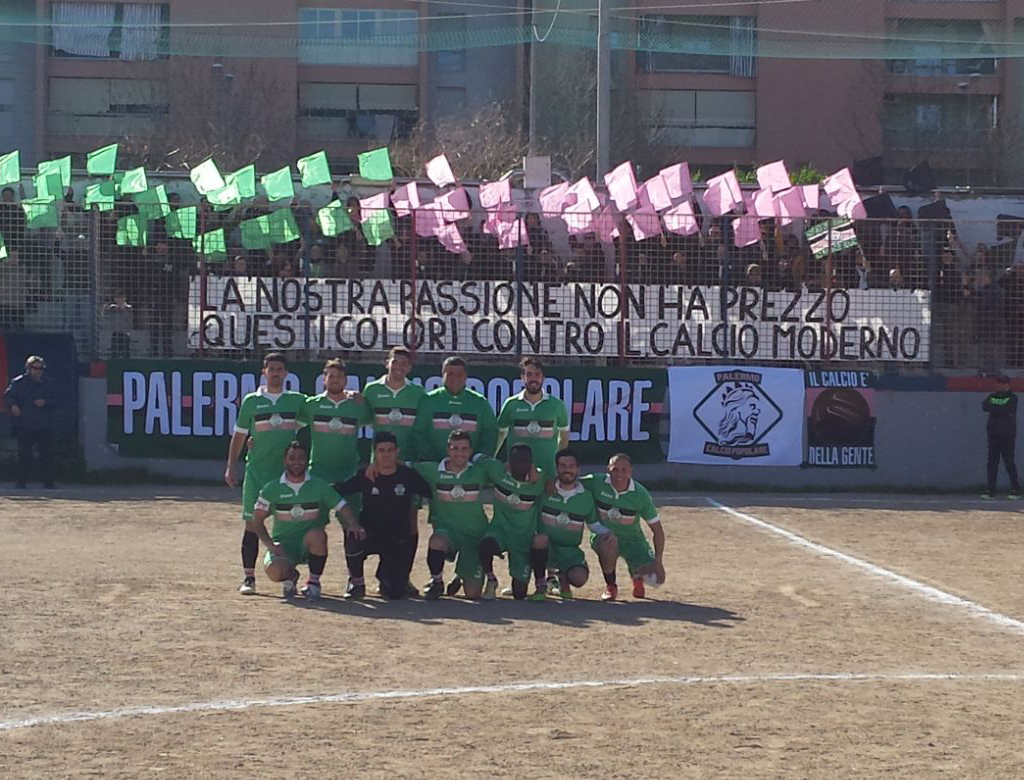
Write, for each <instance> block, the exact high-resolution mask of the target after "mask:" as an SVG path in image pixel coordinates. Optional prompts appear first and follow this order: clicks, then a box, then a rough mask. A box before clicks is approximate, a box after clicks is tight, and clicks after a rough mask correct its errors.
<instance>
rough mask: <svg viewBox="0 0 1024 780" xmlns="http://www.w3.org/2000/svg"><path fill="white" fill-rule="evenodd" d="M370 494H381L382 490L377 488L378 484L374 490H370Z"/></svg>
mask: <svg viewBox="0 0 1024 780" xmlns="http://www.w3.org/2000/svg"><path fill="white" fill-rule="evenodd" d="M370 495H371V496H379V495H380V491H379V490H377V486H376V485H374V486H373V490H371V491H370Z"/></svg>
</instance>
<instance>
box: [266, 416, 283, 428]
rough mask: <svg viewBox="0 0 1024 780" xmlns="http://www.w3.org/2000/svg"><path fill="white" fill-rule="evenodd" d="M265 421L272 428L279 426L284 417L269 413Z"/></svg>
mask: <svg viewBox="0 0 1024 780" xmlns="http://www.w3.org/2000/svg"><path fill="white" fill-rule="evenodd" d="M267 422H269V423H270V426H271V427H272V428H280V427H281V426H282V425H283V424H284V418H283V417H282V416H281V415H279V414H276V413H275V414H272V415H270V419H269V420H268V421H267Z"/></svg>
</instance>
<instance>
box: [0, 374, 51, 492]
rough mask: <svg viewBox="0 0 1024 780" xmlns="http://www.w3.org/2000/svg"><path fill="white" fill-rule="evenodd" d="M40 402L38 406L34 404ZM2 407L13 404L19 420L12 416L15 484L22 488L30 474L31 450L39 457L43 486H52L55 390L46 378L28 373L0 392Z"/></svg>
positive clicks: (31, 471) (31, 470)
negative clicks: (1, 393) (15, 468)
mask: <svg viewBox="0 0 1024 780" xmlns="http://www.w3.org/2000/svg"><path fill="white" fill-rule="evenodd" d="M36 401H42V405H38V406H37V405H36ZM4 405H5V406H6V407H7V408H8V409H10V408H11V407H12V406H14V405H17V407H18V409H19V410H21V415H20V416H19V417H12V419H13V422H14V434H15V436H16V437H17V439H18V484H19V485H24V484H25V483H27V482H28V481H29V477H30V476H31V475H32V473H33V469H32V450H33V449H35V451H36V452H37V453H38V454H39V471H38V472H36V473H38V474H39V476H40V477H41V478H42V481H43V483H44V484H45V485H46V486H47V487H49V486H51V485H52V484H53V431H54V427H55V425H56V420H55V418H54V416H53V413H54V410H55V409H57V408H58V407H59V405H60V404H59V401H58V398H57V390H56V388H55V387H54V385H53V383H52V382H51V381H50V378H49V377H46V376H44V377H42V378H41V379H33V378H32V377H31V375H29V374H28V373H25V374H22V375H21V376H19V377H16V378H15V379H14V381H12V382H11V384H10V387H8V388H7V391H6V392H5V393H4Z"/></svg>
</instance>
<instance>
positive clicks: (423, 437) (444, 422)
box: [410, 357, 498, 463]
mask: <svg viewBox="0 0 1024 780" xmlns="http://www.w3.org/2000/svg"><path fill="white" fill-rule="evenodd" d="M441 376H442V377H444V386H443V387H439V388H437V389H436V390H432V391H431V392H429V393H427V394H426V395H425V396H424V397H423V400H422V401H421V402H420V405H419V410H418V411H417V413H416V423H415V424H414V426H413V436H412V452H411V454H410V457H411V459H413V460H418V461H433V462H434V463H437V462H438V461H439V460H441V458H443V457H445V454H446V452H447V448H448V434H450V433H451V432H452V431H465V432H466V433H468V434H469V437H470V449H471V450H472V454H477V453H483V454H484V455H493V454H494V451H495V445H496V444H497V442H498V425H497V421H496V420H495V418H494V410H493V409H492V408H491V404H490V402H489V401H488V400H487V399H486V398H484V397H483V396H482V395H480V393H477V392H475V391H474V390H470V389H469V388H468V387H466V379H467V378H468V376H469V372H468V368H467V366H466V361H465V360H463V359H462V358H460V357H450V358H447V359H446V360H445V361H444V363H443V364H442V365H441Z"/></svg>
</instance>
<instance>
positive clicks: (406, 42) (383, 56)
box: [299, 8, 420, 67]
mask: <svg viewBox="0 0 1024 780" xmlns="http://www.w3.org/2000/svg"><path fill="white" fill-rule="evenodd" d="M419 23H420V22H419V14H418V13H417V12H416V11H377V10H349V9H339V8H302V9H300V10H299V62H300V63H303V64H305V65H366V66H379V67H394V66H399V67H415V66H416V65H418V64H419V56H420V45H419Z"/></svg>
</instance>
